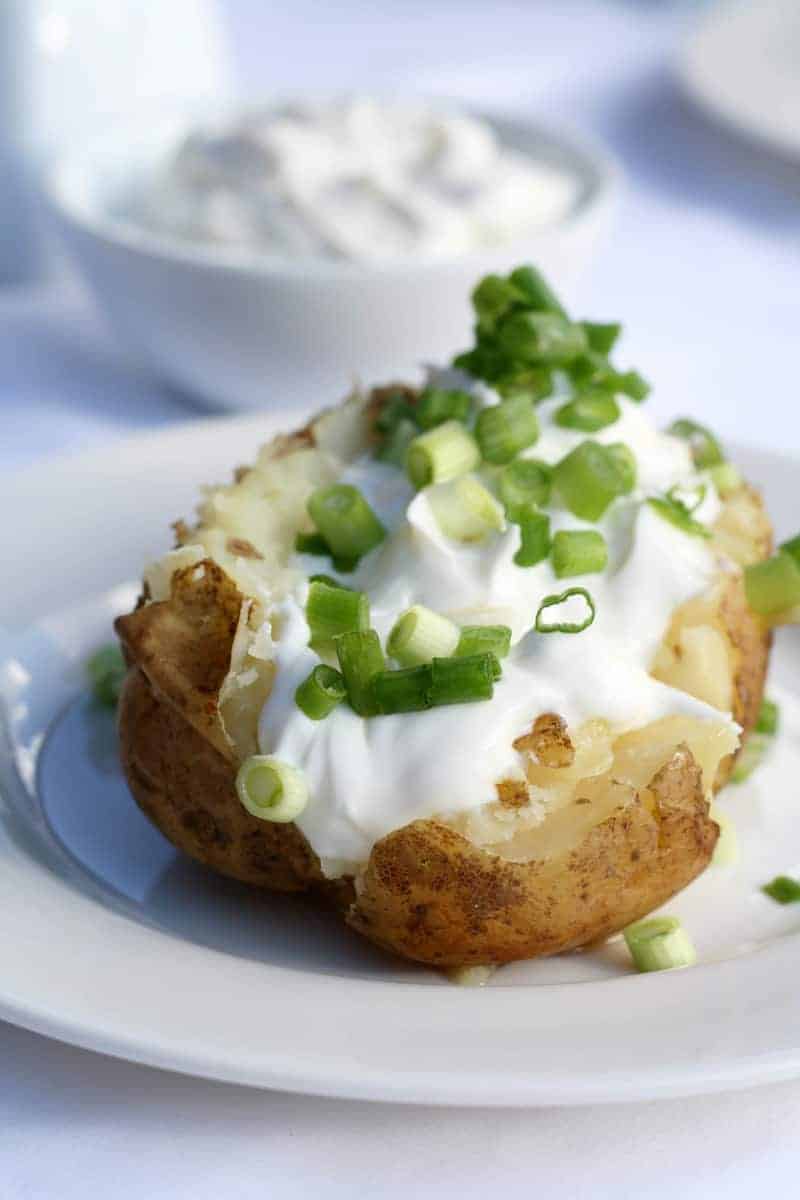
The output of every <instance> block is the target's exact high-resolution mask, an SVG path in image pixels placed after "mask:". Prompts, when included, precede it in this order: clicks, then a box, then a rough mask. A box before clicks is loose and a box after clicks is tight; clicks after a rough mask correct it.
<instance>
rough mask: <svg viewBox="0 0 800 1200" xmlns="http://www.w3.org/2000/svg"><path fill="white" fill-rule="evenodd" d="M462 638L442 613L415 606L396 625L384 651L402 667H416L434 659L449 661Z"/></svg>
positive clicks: (419, 605) (456, 627)
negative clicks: (446, 659) (447, 659)
mask: <svg viewBox="0 0 800 1200" xmlns="http://www.w3.org/2000/svg"><path fill="white" fill-rule="evenodd" d="M460 636H461V634H460V630H459V627H458V625H456V624H455V622H454V621H450V620H448V618H447V617H443V616H442V615H441V613H437V612H434V611H433V610H432V609H430V608H426V607H425V606H424V605H423V604H415V605H414V606H413V607H412V608H409V609H406V611H405V612H404V613H402V614H401V615H400V616H399V617H398V619H397V620H396V621H395V623H394V625H393V627H392V631H391V633H390V634H389V638H388V640H387V642H386V650H387V653H388V654H389V656H390V657H391V658H393V659H394V660H395V662H398V663H400V665H401V666H403V667H416V666H419V665H421V664H422V663H429V662H430V661H431V660H432V659H434V658H448V657H449V656H450V655H451V654H453V653H454V652H455V649H456V647H457V646H458V641H459V637H460Z"/></svg>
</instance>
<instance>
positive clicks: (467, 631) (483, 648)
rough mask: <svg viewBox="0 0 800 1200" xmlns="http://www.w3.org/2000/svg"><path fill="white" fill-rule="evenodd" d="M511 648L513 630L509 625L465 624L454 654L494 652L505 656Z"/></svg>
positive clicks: (461, 656)
mask: <svg viewBox="0 0 800 1200" xmlns="http://www.w3.org/2000/svg"><path fill="white" fill-rule="evenodd" d="M510 649H511V630H510V629H509V627H508V626H507V625H463V626H462V628H461V632H460V636H459V639H458V645H457V646H456V648H455V651H454V654H455V655H456V656H457V657H459V658H465V657H468V656H469V655H471V654H493V655H494V656H495V658H498V659H500V658H505V657H506V655H507V654H508V652H509V650H510Z"/></svg>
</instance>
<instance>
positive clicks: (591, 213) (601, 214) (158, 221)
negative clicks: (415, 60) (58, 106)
mask: <svg viewBox="0 0 800 1200" xmlns="http://www.w3.org/2000/svg"><path fill="white" fill-rule="evenodd" d="M614 191H615V169H614V167H613V165H612V164H611V162H610V161H609V159H608V158H607V156H606V155H605V154H604V153H603V152H601V151H599V150H598V149H596V148H594V147H593V146H590V145H588V144H586V143H584V142H583V141H582V140H580V139H577V138H575V137H574V136H572V135H569V136H567V135H564V134H561V133H555V132H553V131H551V130H547V129H545V128H543V127H540V126H538V125H536V124H534V123H533V122H530V121H528V120H527V119H522V118H511V117H497V116H490V115H489V114H485V113H477V112H471V113H466V112H464V111H461V110H456V109H453V108H451V107H447V106H443V105H441V104H439V103H436V104H434V103H431V102H428V101H422V100H419V99H412V100H404V101H401V100H397V99H391V100H390V99H377V98H375V97H372V98H370V97H334V98H327V99H319V100H317V99H313V100H296V101H292V102H287V103H283V104H275V105H271V106H269V107H266V108H262V109H251V110H246V111H244V110H239V111H235V112H231V111H229V112H226V113H221V114H220V113H215V114H212V115H211V116H208V115H205V116H202V117H199V118H195V119H194V120H187V118H186V116H185V115H184V116H181V117H179V118H171V119H165V120H164V121H163V122H161V123H156V124H153V123H152V122H148V123H145V122H142V123H141V125H140V126H139V127H138V128H137V130H136V131H133V132H128V131H120V130H118V131H116V132H115V133H114V134H113V135H110V136H107V137H106V138H104V139H101V140H100V141H98V142H94V143H92V144H90V145H88V146H86V147H84V148H82V149H81V150H80V151H78V152H71V153H70V154H68V155H67V156H66V158H65V159H64V160H63V161H61V162H60V163H58V164H57V165H56V167H55V169H54V170H53V172H52V173H51V175H50V177H49V180H48V183H47V192H48V197H49V200H50V202H51V207H52V209H53V211H54V213H55V215H56V219H57V222H58V225H59V227H60V230H61V232H62V235H63V237H64V239H65V240H66V243H67V246H68V248H69V250H70V251H71V253H72V255H73V257H74V258H75V260H76V261H77V264H78V266H79V268H80V269H81V271H82V273H83V275H84V277H85V278H86V280H87V282H88V283H89V285H90V287H91V289H92V291H93V292H94V295H95V298H96V300H97V302H98V305H99V307H100V308H101V310H102V311H103V312H104V314H105V315H106V316H107V318H108V319H109V320H110V322H111V324H112V325H113V326H114V327H115V329H116V331H117V333H118V334H119V336H120V337H121V339H122V340H123V341H124V342H126V343H127V344H128V345H129V346H130V347H131V348H133V350H134V351H135V352H137V353H138V355H139V357H140V358H142V359H143V360H144V361H145V362H146V363H147V364H149V365H150V366H151V367H152V368H153V369H154V370H155V371H156V372H157V373H158V374H159V375H161V376H162V377H164V378H165V379H167V380H168V381H170V382H171V383H172V384H174V385H177V386H178V387H180V388H182V389H183V390H185V391H188V392H189V393H191V394H192V395H193V396H194V397H196V398H197V399H199V400H200V401H203V402H205V403H207V404H210V405H213V406H223V407H229V408H259V407H269V405H270V403H281V404H286V403H287V402H288V403H290V404H295V405H297V406H302V405H304V404H310V403H312V402H313V403H318V402H319V399H320V397H321V398H323V399H325V398H326V397H330V398H331V399H334V398H335V397H337V396H338V395H340V394H341V393H342V392H343V391H344V390H346V389H347V387H349V386H350V384H351V383H352V381H353V378H354V376H355V375H356V374H358V376H359V377H360V378H361V379H363V380H364V381H365V382H371V381H374V380H377V379H380V378H385V377H388V376H391V375H392V374H395V373H398V372H403V371H405V372H407V371H408V370H409V368H412V367H413V366H414V365H415V364H416V363H418V362H420V361H428V360H434V359H438V360H440V361H441V360H442V359H446V358H449V357H450V356H452V355H453V354H454V353H456V352H457V351H458V350H460V349H461V348H462V347H463V346H464V345H466V343H467V341H468V339H469V337H470V331H471V315H470V309H469V287H470V281H471V280H474V279H475V278H477V277H480V276H481V275H485V274H487V273H490V272H498V273H502V272H505V271H507V270H509V269H510V268H511V267H512V266H514V265H515V264H517V263H519V262H520V261H523V260H525V259H530V260H535V261H536V263H537V264H538V265H539V267H540V268H541V269H543V270H544V271H545V273H546V274H547V275H548V276H549V277H550V278H551V279H552V280H553V282H554V283H555V285H557V286H558V287H559V288H560V289H561V290H563V291H565V292H566V294H567V295H569V293H570V289H571V287H572V286H573V285H574V283H575V281H576V280H577V278H578V277H579V275H580V273H581V271H582V270H583V269H584V268H585V267H586V266H587V264H588V262H589V260H590V259H591V256H592V253H593V251H594V249H595V248H596V246H597V244H598V241H599V240H600V238H601V236H602V234H603V232H604V231H605V229H606V228H607V227H608V224H609V218H610V213H611V209H612V202H613V194H614Z"/></svg>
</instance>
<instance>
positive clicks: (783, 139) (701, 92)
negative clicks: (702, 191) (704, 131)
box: [678, 0, 800, 157]
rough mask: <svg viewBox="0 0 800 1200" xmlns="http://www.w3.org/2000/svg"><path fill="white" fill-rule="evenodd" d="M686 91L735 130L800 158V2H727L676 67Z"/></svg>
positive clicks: (697, 33)
mask: <svg viewBox="0 0 800 1200" xmlns="http://www.w3.org/2000/svg"><path fill="white" fill-rule="evenodd" d="M678 72H679V75H680V78H681V80H682V82H683V84H684V86H685V87H686V89H687V90H688V92H689V94H690V95H691V96H692V97H693V98H694V99H695V100H697V101H698V103H700V104H701V105H703V106H704V107H705V108H707V109H708V110H709V111H710V112H711V113H712V114H713V115H714V116H715V117H717V118H718V119H721V120H723V121H725V122H726V124H728V125H730V126H731V127H732V128H734V129H736V130H737V131H738V132H740V133H743V134H746V135H747V136H748V137H750V138H753V139H755V140H756V141H759V142H762V143H764V144H766V145H768V146H770V147H771V148H772V149H776V150H778V151H779V152H781V153H783V154H789V155H791V156H792V157H797V156H799V155H800V5H799V4H798V3H797V0H744V2H743V0H734V2H733V3H732V2H731V0H728V2H727V3H722V4H719V5H715V6H714V7H713V10H712V12H711V13H710V14H709V15H708V16H707V17H706V18H705V19H704V20H703V21H702V22H701V23H700V24H699V25H698V27H697V29H696V30H695V31H694V33H693V35H692V36H691V38H690V39H689V41H688V42H687V43H686V45H685V47H684V50H683V54H682V55H681V58H680V61H679V63H678Z"/></svg>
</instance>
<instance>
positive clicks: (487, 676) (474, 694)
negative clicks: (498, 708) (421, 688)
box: [429, 654, 500, 708]
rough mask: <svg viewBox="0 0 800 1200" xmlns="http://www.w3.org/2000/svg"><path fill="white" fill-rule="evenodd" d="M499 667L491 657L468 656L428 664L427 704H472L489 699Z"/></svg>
mask: <svg viewBox="0 0 800 1200" xmlns="http://www.w3.org/2000/svg"><path fill="white" fill-rule="evenodd" d="M499 669H500V664H499V663H498V661H497V659H496V658H495V656H494V655H493V654H470V655H468V656H465V657H458V658H435V659H434V660H433V662H432V663H431V686H430V692H429V697H430V702H431V705H432V706H433V707H434V708H436V707H439V706H440V705H443V704H471V703H472V702H474V701H476V700H491V698H492V696H493V694H494V681H495V678H496V677H497V672H498V671H499Z"/></svg>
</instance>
